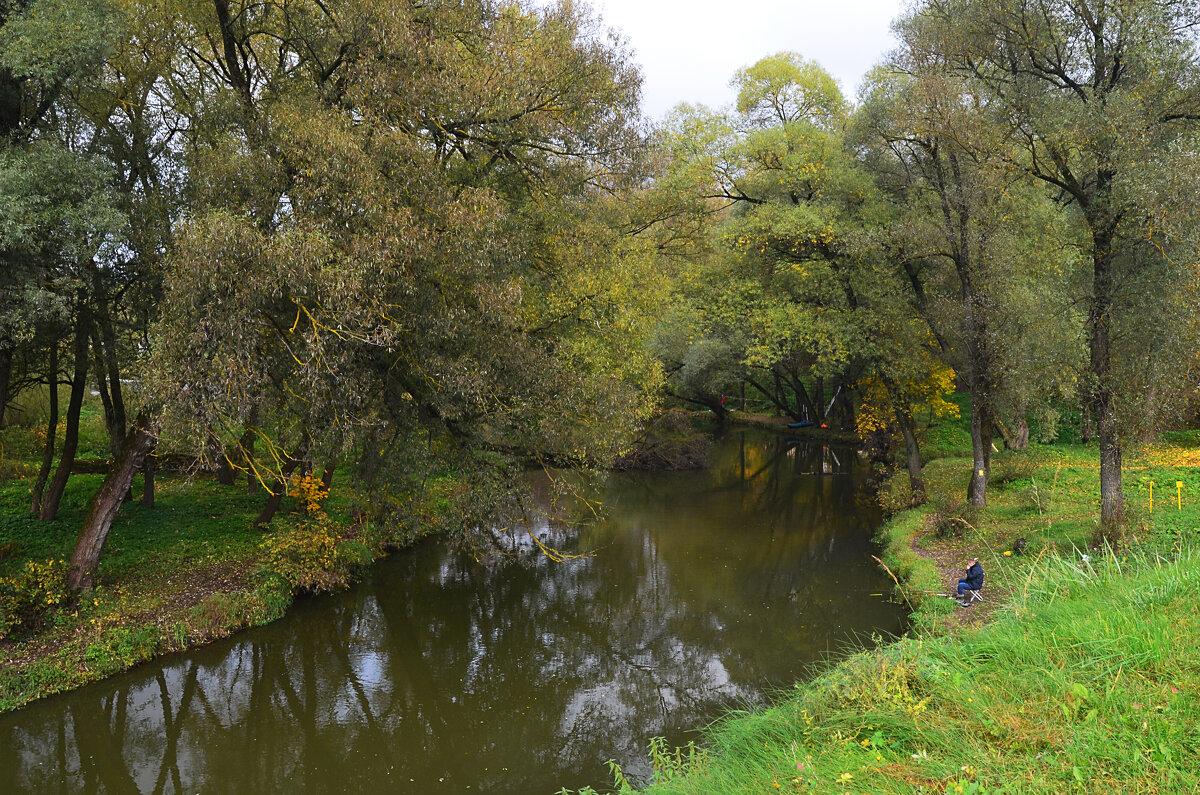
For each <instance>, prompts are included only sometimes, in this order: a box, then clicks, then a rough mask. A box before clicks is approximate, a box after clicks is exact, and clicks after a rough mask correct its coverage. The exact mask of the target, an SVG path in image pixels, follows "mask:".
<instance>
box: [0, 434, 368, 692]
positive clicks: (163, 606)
mask: <svg viewBox="0 0 1200 795" xmlns="http://www.w3.org/2000/svg"><path fill="white" fill-rule="evenodd" d="M27 433H28V432H27V431H25V430H23V429H19V428H9V429H6V431H5V437H4V442H5V448H6V450H7V451H8V453H9V455H8V456H6V458H5V459H4V471H3V478H2V479H0V712H5V711H8V710H12V709H16V708H18V707H21V706H23V705H25V704H27V703H29V702H30V701H33V700H35V699H37V698H41V697H43V696H47V695H51V694H53V693H58V692H62V691H65V690H70V689H72V688H75V687H78V686H80V685H83V684H86V683H88V682H93V681H96V680H99V679H103V678H105V677H107V676H110V675H112V674H114V673H118V672H120V671H123V670H125V669H127V668H130V667H132V666H134V665H136V664H138V663H140V662H142V661H144V660H148V659H150V658H152V657H155V656H158V655H162V654H168V653H171V652H176V651H183V650H187V649H193V648H197V647H199V646H203V645H205V644H207V643H210V642H212V641H214V640H217V639H219V638H223V637H227V636H228V635H230V634H232V633H234V632H236V631H238V630H240V629H243V628H245V627H249V626H255V625H260V624H265V623H268V622H270V621H274V620H275V619H277V618H279V617H280V616H282V615H283V614H284V612H286V610H287V609H288V607H289V606H290V605H291V603H292V600H293V597H294V595H295V594H296V593H298V592H302V591H305V590H331V589H335V588H338V587H342V586H345V585H347V584H349V582H350V581H351V580H352V579H353V572H354V569H355V568H356V567H358V566H361V565H364V564H366V563H368V562H370V561H371V560H373V559H374V558H376V557H378V556H379V555H381V554H382V553H383V549H384V546H385V539H383V538H381V537H379V536H377V535H376V534H373V532H372V531H371V530H370V528H365V527H362V526H355V525H354V524H353V523H352V522H351V520H350V517H349V516H348V507H349V501H348V500H347V499H346V498H345V497H344V496H341V495H345V494H346V493H348V487H347V486H346V485H345V484H342V483H340V482H339V481H337V480H335V482H334V486H333V489H332V492H333V496H332V497H330V498H329V499H328V500H325V501H324V503H323V505H322V506H321V508H320V510H319V511H314V512H312V513H310V512H308V511H306V510H305V509H304V507H303V505H302V504H301V503H302V501H301V499H300V498H299V497H297V496H289V497H286V498H285V499H284V505H283V508H282V510H281V511H280V513H279V514H278V515H277V516H276V518H275V520H274V521H273V522H272V524H271V526H269V527H268V528H255V527H253V522H254V520H255V518H256V517H257V515H258V513H259V511H260V510H261V509H262V505H263V502H264V500H265V499H266V497H267V495H266V493H265V492H263V491H262V490H261V489H260V490H259V491H258V493H257V494H249V493H247V487H246V484H245V482H244V481H243V482H239V484H238V485H236V486H225V485H221V484H220V483H218V482H216V480H215V478H213V477H212V476H211V475H209V474H204V473H200V474H194V473H193V474H188V473H182V472H171V471H160V473H159V474H158V476H157V478H156V481H157V488H156V490H155V492H156V493H155V504H154V506H153V507H146V506H144V505H141V504H140V503H139V502H137V501H134V502H130V503H127V504H126V505H124V506H123V507H122V509H121V512H120V514H119V515H118V517H117V519H116V521H115V522H114V525H113V528H112V532H111V533H110V535H109V539H108V543H107V544H106V547H105V551H104V556H103V558H102V560H101V564H100V570H99V573H98V579H97V586H96V588H94V589H93V590H92V591H91V592H89V593H86V594H85V595H84V596H82V597H80V596H75V595H72V594H70V593H68V591H67V589H66V585H65V582H64V579H63V578H64V575H65V573H66V561H67V560H68V559H69V558H70V555H71V552H72V550H73V548H74V545H75V541H76V537H77V535H78V532H79V528H80V526H81V523H82V518H83V514H84V511H85V510H86V507H87V502H88V500H89V499H90V498H91V496H92V494H94V493H95V491H96V488H97V487H98V486H99V483H100V481H101V480H102V478H103V475H101V474H92V473H90V472H88V471H87V470H88V469H89V467H88V466H87V465H86V461H87V460H88V459H87V458H85V459H84V461H85V465H84V466H82V467H80V469H82V470H85V471H83V472H78V471H77V472H76V473H75V474H73V475H72V476H71V479H70V481H69V482H68V485H67V490H66V492H65V494H64V497H63V501H62V504H61V507H60V510H59V513H58V516H57V518H56V519H55V520H54V521H51V522H43V521H39V520H38V519H37V518H36V517H34V516H33V515H31V514H30V513H29V504H28V503H29V488H30V482H31V479H32V475H33V474H34V472H35V469H34V467H33V464H32V456H21V455H20V453H21V448H22V442H23V441H24V440H23V439H22V438H20V437H21V435H22V434H27ZM93 435H94V434H93ZM87 441H88V440H86V439H85V442H87ZM91 441H92V445H91V446H93V447H95V448H97V450H95V451H91V452H92V453H93V455H94V453H95V452H100V451H101V450H102V443H101V442H99V441H97V440H91ZM86 452H89V451H88V450H87V449H86V445H85V453H86ZM14 453H16V455H14ZM90 468H91V469H95V467H90ZM141 487H142V483H141V478H140V476H139V477H138V478H137V480H136V481H135V483H134V492H135V494H140V493H141Z"/></svg>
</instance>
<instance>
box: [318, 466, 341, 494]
mask: <svg viewBox="0 0 1200 795" xmlns="http://www.w3.org/2000/svg"><path fill="white" fill-rule="evenodd" d="M336 467H337V464H334V463H332V462H331V463H330V464H329V465H328V466H326V467H325V471H324V472H323V473H321V487H322V488H324V489H325V492H326V493H328V492H329V487H330V486H331V485H333V470H334V469H335V468H336Z"/></svg>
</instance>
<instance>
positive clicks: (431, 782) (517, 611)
mask: <svg viewBox="0 0 1200 795" xmlns="http://www.w3.org/2000/svg"><path fill="white" fill-rule="evenodd" d="M868 477H869V470H868V468H867V466H866V464H865V463H864V462H862V461H860V459H859V457H858V455H857V454H856V453H855V451H853V450H851V449H845V448H830V447H825V446H822V445H820V444H816V443H810V442H797V441H795V440H788V439H786V438H784V437H781V436H777V435H771V434H765V433H755V432H749V431H734V432H731V433H730V434H729V435H728V436H727V437H726V438H725V439H723V440H722V441H721V442H720V443H719V444H718V445H717V447H716V448H715V450H714V453H713V466H712V467H711V468H710V469H708V470H705V471H701V472H651V473H646V472H638V473H626V474H620V475H614V476H613V477H612V478H611V479H610V480H609V482H608V484H607V485H606V486H605V488H604V489H603V492H602V494H601V495H600V499H601V501H602V502H603V503H604V504H605V506H606V509H607V510H606V512H605V514H604V517H603V518H602V519H599V520H593V521H589V522H586V523H584V524H583V525H582V526H581V527H578V528H574V529H572V530H570V531H567V530H563V529H562V528H559V527H555V526H551V525H550V524H548V523H543V524H541V525H540V526H538V527H535V528H534V532H535V533H537V534H539V535H540V536H542V537H544V538H545V540H546V542H547V544H548V545H550V546H553V547H554V548H557V549H561V550H562V551H564V552H568V553H571V554H577V555H580V556H581V557H574V558H568V559H566V560H564V561H561V562H555V561H553V560H551V559H550V558H548V557H546V556H545V555H542V554H540V553H536V552H530V553H528V554H527V555H526V557H527V560H526V561H525V562H524V563H521V564H507V565H497V564H494V563H493V564H480V563H478V562H476V561H475V560H474V559H472V558H471V557H470V556H467V555H464V554H461V553H456V552H453V551H451V550H448V549H446V548H445V547H443V546H442V545H440V544H436V543H429V544H425V545H423V546H420V547H418V548H416V549H413V550H409V551H405V552H402V553H399V554H395V555H393V556H392V557H390V558H388V559H386V560H384V561H381V562H380V563H378V564H377V565H376V566H374V567H373V568H372V569H371V571H370V573H369V574H368V576H367V577H366V578H365V580H364V581H363V582H362V583H360V584H358V585H357V586H355V587H354V588H352V589H350V590H349V591H347V592H344V593H340V594H335V595H332V596H320V597H313V598H304V599H300V600H298V601H297V603H296V605H295V606H294V607H293V609H292V610H291V611H290V612H289V613H288V615H287V616H286V617H285V618H283V619H281V620H280V621H277V622H275V623H274V624H271V625H269V626H266V627H260V628H256V629H252V630H248V631H245V632H242V633H240V634H238V635H236V636H234V637H232V638H229V639H227V640H225V641H222V642H218V643H215V644H212V645H211V646H208V647H205V648H203V649H199V650H197V651H194V652H190V653H187V654H178V655H171V656H168V657H164V658H161V659H158V660H155V661H152V662H150V663H147V664H145V665H142V666H140V667H138V668H136V669H134V670H132V671H129V672H126V673H125V674H121V675H118V676H115V677H112V678H110V679H107V680H104V681H102V682H98V683H96V684H93V685H90V686H87V687H84V688H81V689H79V690H76V691H73V692H70V693H65V694H62V695H60V696H55V697H52V698H48V699H44V700H42V701H40V702H36V703H34V704H32V705H30V706H29V707H27V708H25V709H22V710H19V711H17V712H15V713H10V714H7V715H2V716H0V792H5V793H18V792H21V793H25V792H29V793H41V792H110V793H124V792H141V793H150V792H172V793H181V792H214V793H216V792H219V793H229V792H245V793H263V792H273V791H285V790H286V791H293V792H306V793H308V792H383V791H386V792H394V793H437V792H445V793H460V792H485V793H535V794H536V793H546V794H547V795H549V793H553V792H556V791H557V790H558V789H559V788H561V787H564V786H566V787H570V788H573V789H574V788H578V787H582V786H584V785H587V784H590V785H592V786H595V787H597V788H598V789H601V790H602V791H603V788H605V787H606V786H607V785H610V784H611V781H612V778H611V775H610V774H609V772H608V769H607V766H606V764H605V763H606V760H608V759H614V760H617V761H618V762H619V763H620V764H621V765H623V766H624V768H625V770H626V772H627V773H633V774H636V775H642V776H644V775H646V774H647V773H648V772H649V770H648V763H647V753H646V751H647V744H648V741H649V740H650V738H652V737H655V736H663V737H666V738H667V741H668V742H669V743H670V744H672V745H680V744H686V743H687V742H688V741H689V740H695V739H698V735H697V734H696V733H695V730H696V729H697V728H698V727H701V726H703V725H705V724H706V723H708V722H710V721H712V720H713V719H715V718H717V717H719V716H721V715H723V714H725V713H726V712H728V711H729V710H730V709H736V708H741V707H745V706H749V705H757V704H761V703H763V702H764V699H768V698H769V697H770V694H771V693H772V692H773V691H774V690H776V689H779V688H783V687H786V686H788V685H790V684H791V683H792V682H793V681H795V680H796V679H797V678H802V677H804V676H806V675H808V674H809V673H810V672H811V670H812V667H813V665H814V664H815V663H819V662H821V661H823V660H826V659H828V658H829V656H830V655H831V654H836V653H837V652H839V651H842V650H844V649H845V648H846V647H847V644H859V645H861V644H867V643H870V642H871V637H872V635H875V636H883V637H886V636H890V635H892V634H895V633H897V632H899V631H901V630H902V628H903V625H904V620H905V616H904V612H903V610H902V609H901V608H900V607H899V606H897V605H896V604H893V603H892V602H890V601H889V600H888V599H887V598H884V597H883V596H881V594H887V593H889V592H890V587H889V586H890V583H889V581H888V580H887V578H886V576H885V575H883V574H882V573H881V572H880V571H878V569H877V567H876V565H875V564H874V562H873V561H872V560H871V558H870V554H871V552H872V547H871V536H872V534H873V532H874V529H875V527H876V525H877V524H878V521H879V514H878V510H877V509H876V508H875V507H874V506H873V504H872V501H871V499H870V494H869V491H868V487H867V481H868ZM518 541H519V539H518Z"/></svg>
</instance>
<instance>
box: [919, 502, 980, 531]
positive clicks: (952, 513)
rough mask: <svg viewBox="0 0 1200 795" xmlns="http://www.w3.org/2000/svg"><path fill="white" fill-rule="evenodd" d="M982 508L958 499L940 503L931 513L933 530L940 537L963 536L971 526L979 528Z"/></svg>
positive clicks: (930, 518) (930, 519)
mask: <svg viewBox="0 0 1200 795" xmlns="http://www.w3.org/2000/svg"><path fill="white" fill-rule="evenodd" d="M979 516H980V509H979V508H978V507H977V506H974V505H971V504H969V503H963V502H961V501H960V500H958V499H951V500H950V501H949V502H947V503H944V504H941V505H938V506H937V508H936V510H935V511H934V512H933V513H932V514H930V516H929V521H930V522H931V523H932V524H933V532H934V535H936V536H937V537H938V538H962V537H963V535H964V534H965V533H966V531H967V530H968V529H970V528H978V526H979Z"/></svg>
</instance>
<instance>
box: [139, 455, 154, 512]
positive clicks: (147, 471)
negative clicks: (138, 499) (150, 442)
mask: <svg viewBox="0 0 1200 795" xmlns="http://www.w3.org/2000/svg"><path fill="white" fill-rule="evenodd" d="M142 478H143V483H142V507H144V508H153V507H154V455H153V454H152V453H148V454H147V455H146V458H145V460H144V461H143V462H142Z"/></svg>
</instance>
